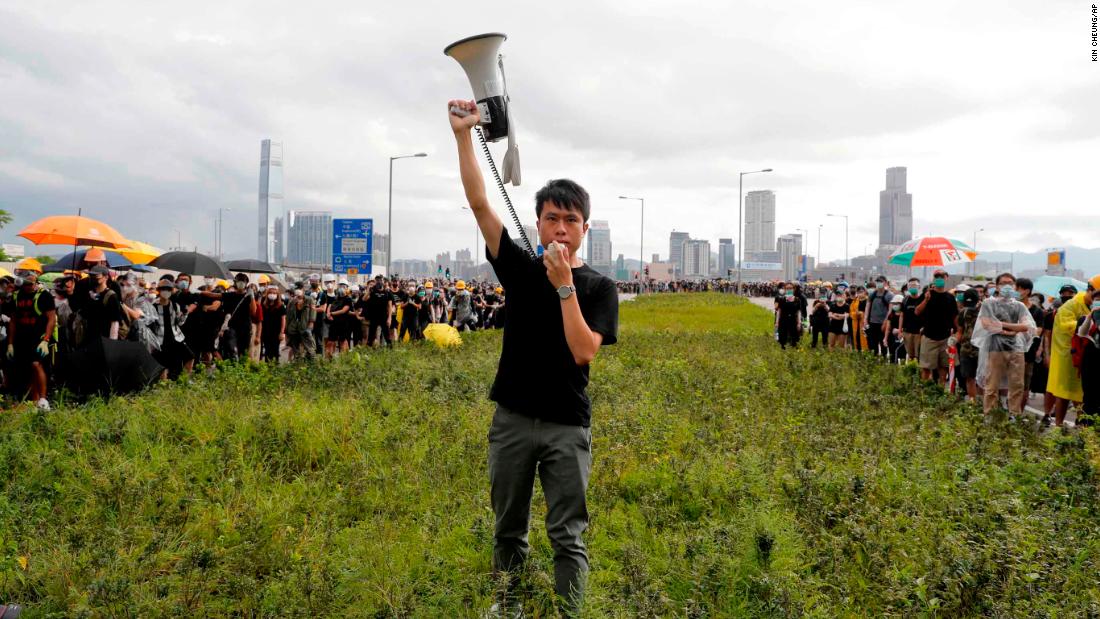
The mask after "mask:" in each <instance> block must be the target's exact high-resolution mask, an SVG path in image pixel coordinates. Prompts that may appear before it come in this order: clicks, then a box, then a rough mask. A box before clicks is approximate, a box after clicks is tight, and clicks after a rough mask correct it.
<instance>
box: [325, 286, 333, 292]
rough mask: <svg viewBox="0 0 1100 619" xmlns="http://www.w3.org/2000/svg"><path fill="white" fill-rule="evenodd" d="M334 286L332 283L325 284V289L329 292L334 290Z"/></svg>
mask: <svg viewBox="0 0 1100 619" xmlns="http://www.w3.org/2000/svg"><path fill="white" fill-rule="evenodd" d="M332 288H333V286H332V284H325V290H328V291H329V292H332Z"/></svg>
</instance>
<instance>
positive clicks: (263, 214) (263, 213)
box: [256, 140, 283, 261]
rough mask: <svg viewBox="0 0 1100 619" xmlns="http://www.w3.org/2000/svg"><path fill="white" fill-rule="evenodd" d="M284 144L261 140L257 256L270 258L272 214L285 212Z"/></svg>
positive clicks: (263, 258) (264, 258) (265, 258)
mask: <svg viewBox="0 0 1100 619" xmlns="http://www.w3.org/2000/svg"><path fill="white" fill-rule="evenodd" d="M282 205H283V144H282V142H272V141H271V140H263V141H262V142H260V205H259V222H258V224H259V225H258V226H257V233H258V234H257V245H256V257H257V258H259V259H260V260H265V261H266V260H270V259H271V254H272V242H273V240H274V239H273V235H272V234H271V214H272V213H282V212H283V206H282Z"/></svg>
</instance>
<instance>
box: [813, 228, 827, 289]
mask: <svg viewBox="0 0 1100 619" xmlns="http://www.w3.org/2000/svg"><path fill="white" fill-rule="evenodd" d="M824 227H825V224H817V255H816V256H814V266H816V267H820V266H821V229H822V228H824ZM818 279H821V278H820V277H819V278H818Z"/></svg>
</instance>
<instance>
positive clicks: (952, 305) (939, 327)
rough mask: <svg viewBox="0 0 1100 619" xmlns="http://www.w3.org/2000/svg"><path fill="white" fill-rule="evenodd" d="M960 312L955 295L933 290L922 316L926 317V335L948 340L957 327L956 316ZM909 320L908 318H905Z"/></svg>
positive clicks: (931, 338)
mask: <svg viewBox="0 0 1100 619" xmlns="http://www.w3.org/2000/svg"><path fill="white" fill-rule="evenodd" d="M958 313H959V304H958V301H956V300H955V295H953V294H951V293H949V292H937V291H935V290H933V291H932V298H931V299H929V300H928V304H927V305H925V306H924V312H923V313H921V318H923V319H924V337H926V338H928V339H930V340H937V341H938V340H946V339H947V338H948V336H950V335H951V331H952V329H954V328H955V316H957V315H958ZM905 320H906V322H908V321H909V319H908V318H906V319H905ZM906 331H908V329H906Z"/></svg>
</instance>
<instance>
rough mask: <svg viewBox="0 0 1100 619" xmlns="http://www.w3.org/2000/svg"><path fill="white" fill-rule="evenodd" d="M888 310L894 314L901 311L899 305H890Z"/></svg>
mask: <svg viewBox="0 0 1100 619" xmlns="http://www.w3.org/2000/svg"><path fill="white" fill-rule="evenodd" d="M890 309H892V310H894V311H895V312H900V311H901V306H900V305H891V306H890Z"/></svg>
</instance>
